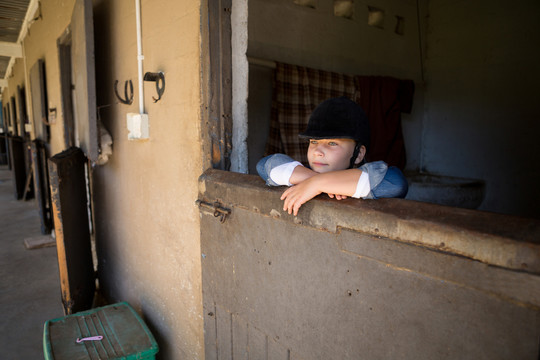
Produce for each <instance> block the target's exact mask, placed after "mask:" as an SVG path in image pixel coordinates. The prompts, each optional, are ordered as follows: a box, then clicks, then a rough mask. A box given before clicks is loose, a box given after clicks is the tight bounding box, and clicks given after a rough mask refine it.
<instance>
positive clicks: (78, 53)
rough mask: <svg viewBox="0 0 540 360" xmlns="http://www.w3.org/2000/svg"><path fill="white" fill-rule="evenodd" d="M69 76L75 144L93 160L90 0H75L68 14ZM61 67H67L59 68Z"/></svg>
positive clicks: (95, 129) (95, 133)
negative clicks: (69, 43) (69, 16)
mask: <svg viewBox="0 0 540 360" xmlns="http://www.w3.org/2000/svg"><path fill="white" fill-rule="evenodd" d="M70 26H71V54H70V56H71V69H70V70H71V80H72V83H71V84H72V92H71V96H72V99H71V100H72V104H73V117H74V122H75V136H76V141H75V145H76V146H78V147H80V148H81V149H82V151H83V152H84V153H85V155H86V157H87V158H88V159H89V160H90V161H91V162H95V161H96V160H97V159H98V156H99V137H98V134H99V133H98V127H97V107H96V80H95V68H94V25H93V22H92V1H91V0H77V1H76V2H75V7H74V9H73V15H72V17H71V25H70ZM61 71H69V70H68V69H62V70H61Z"/></svg>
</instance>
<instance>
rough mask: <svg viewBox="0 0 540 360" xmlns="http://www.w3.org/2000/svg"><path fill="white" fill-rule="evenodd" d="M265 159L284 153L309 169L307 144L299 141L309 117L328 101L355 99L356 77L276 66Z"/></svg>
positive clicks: (293, 66) (280, 64)
mask: <svg viewBox="0 0 540 360" xmlns="http://www.w3.org/2000/svg"><path fill="white" fill-rule="evenodd" d="M273 88H274V94H273V100H272V115H271V119H270V133H269V136H268V142H267V144H266V151H265V154H266V155H270V154H275V153H283V154H287V155H289V156H291V157H292V158H293V159H296V160H298V161H300V162H302V163H303V164H304V165H307V156H306V154H307V147H308V143H307V142H305V141H302V140H300V139H299V138H298V134H299V133H301V132H303V131H304V130H305V129H306V127H307V123H308V120H309V116H310V115H311V113H312V112H313V110H314V109H315V107H317V105H319V104H320V103H321V102H323V101H324V100H326V99H329V98H334V97H339V96H347V97H349V98H351V99H354V97H355V85H354V77H353V76H349V75H344V74H338V73H333V72H329V71H323V70H316V69H310V68H306V67H303V66H297V65H290V64H283V63H277V64H276V71H275V73H274V83H273Z"/></svg>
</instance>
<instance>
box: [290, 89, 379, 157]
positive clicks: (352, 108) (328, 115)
mask: <svg viewBox="0 0 540 360" xmlns="http://www.w3.org/2000/svg"><path fill="white" fill-rule="evenodd" d="M298 136H299V137H300V138H303V139H352V140H354V141H355V142H356V146H355V147H354V152H353V156H352V158H351V161H350V165H349V168H352V167H354V161H355V160H356V157H357V156H358V153H359V152H360V147H361V146H362V145H364V146H365V147H366V150H367V149H368V147H369V136H370V131H369V120H368V118H367V116H366V113H365V112H364V110H363V109H362V108H361V107H360V105H358V104H357V103H355V102H354V101H352V100H350V99H348V98H346V97H344V96H342V97H338V98H333V99H328V100H325V101H323V102H322V103H321V104H319V105H318V106H317V107H316V108H315V110H313V113H312V114H311V116H310V117H309V122H308V126H307V129H306V130H305V131H304V132H303V133H300V134H299V135H298ZM362 162H363V160H362Z"/></svg>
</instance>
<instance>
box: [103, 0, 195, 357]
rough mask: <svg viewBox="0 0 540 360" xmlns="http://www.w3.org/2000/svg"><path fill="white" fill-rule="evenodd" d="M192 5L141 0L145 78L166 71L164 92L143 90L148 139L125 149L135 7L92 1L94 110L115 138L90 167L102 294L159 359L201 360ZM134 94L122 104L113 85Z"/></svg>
mask: <svg viewBox="0 0 540 360" xmlns="http://www.w3.org/2000/svg"><path fill="white" fill-rule="evenodd" d="M200 7H201V4H200V3H199V2H198V1H191V0H190V1H188V0H185V1H175V2H171V1H164V0H163V1H155V0H154V1H149V0H143V1H142V2H141V19H142V50H143V55H144V61H143V67H144V72H157V71H163V72H164V73H165V84H166V85H165V93H164V95H163V97H162V99H161V100H160V101H159V102H157V103H154V102H153V100H152V96H154V97H157V94H156V88H155V83H149V82H145V84H144V91H145V96H144V103H145V104H144V105H145V111H146V113H147V114H148V116H149V121H150V139H148V140H143V141H129V140H128V131H127V128H126V114H127V113H128V112H139V103H138V85H137V84H138V80H137V43H136V16H135V4H134V2H132V1H114V2H112V1H95V2H94V17H95V22H94V24H95V42H96V82H97V94H98V95H97V104H98V107H101V106H103V107H101V108H100V118H101V119H102V121H103V124H104V126H105V128H107V129H108V131H109V132H110V133H111V135H112V138H113V142H114V144H113V154H112V157H111V158H110V160H109V162H108V163H107V164H106V165H104V166H101V167H97V168H95V169H94V178H95V184H94V187H95V217H96V239H97V240H96V241H97V250H98V251H97V252H98V258H99V275H100V280H101V281H102V286H103V288H104V289H105V292H106V294H107V296H108V297H109V298H110V299H112V300H126V301H129V302H130V303H131V304H132V305H133V306H135V307H136V308H137V309H139V310H140V311H141V312H142V313H143V315H144V316H145V319H146V320H147V323H148V324H149V326H150V328H151V329H152V330H153V332H154V335H155V336H156V338H157V340H158V343H159V345H160V347H161V350H160V357H161V358H163V359H182V358H186V359H197V358H202V356H203V330H202V318H201V314H202V300H201V275H200V271H201V270H200V256H201V255H200V241H199V234H200V229H199V214H198V208H197V206H196V205H195V200H196V199H197V178H198V176H199V175H200V174H201V172H202V166H203V165H202V155H201V143H200V131H201V130H200V123H201V80H200V79H201V73H200V71H201V70H200V68H201V65H200V57H201V37H200V26H201V25H200V20H199V19H200V16H201V15H200V11H201V8H200ZM116 80H118V81H119V87H118V89H119V92H120V94H122V96H123V95H124V82H125V81H127V80H131V81H132V82H133V85H134V89H135V96H134V101H133V104H131V105H124V104H121V103H119V101H118V100H117V98H116V97H115V95H114V91H113V86H114V82H115V81H116Z"/></svg>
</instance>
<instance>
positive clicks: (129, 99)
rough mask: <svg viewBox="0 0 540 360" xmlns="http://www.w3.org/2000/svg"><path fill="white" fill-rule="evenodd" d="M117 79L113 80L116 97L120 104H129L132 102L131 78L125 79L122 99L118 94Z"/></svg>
mask: <svg viewBox="0 0 540 360" xmlns="http://www.w3.org/2000/svg"><path fill="white" fill-rule="evenodd" d="M128 83H129V94H128ZM117 86H118V80H116V81H115V82H114V94H115V95H116V98H117V99H118V101H120V102H121V103H122V104H126V105H131V104H132V103H133V82H132V81H131V80H127V81H126V82H125V83H124V98H123V99H122V98H121V97H120V95H119V94H118V89H117Z"/></svg>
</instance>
